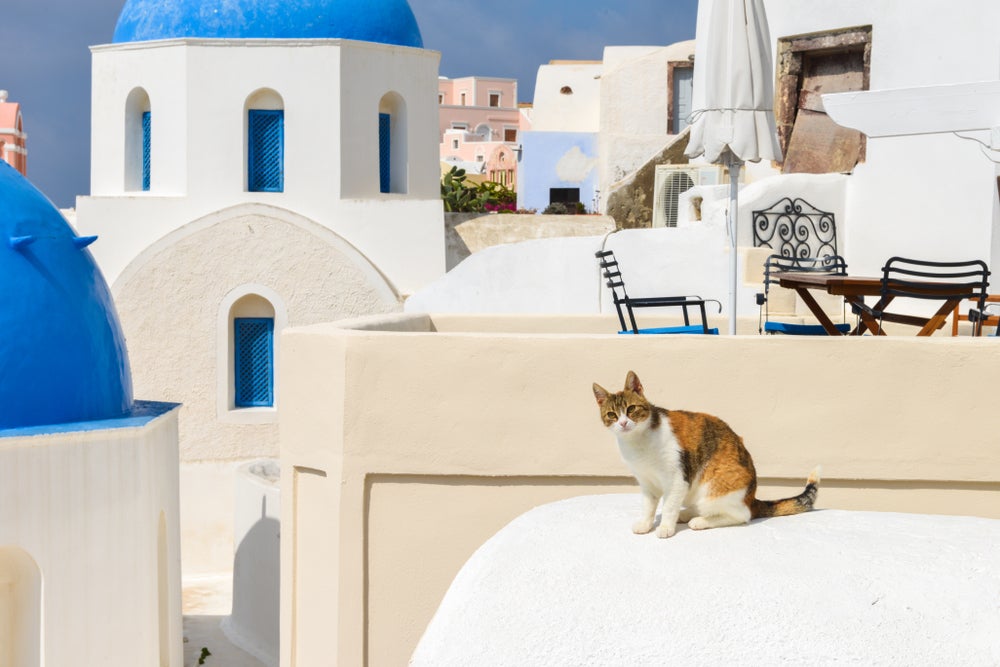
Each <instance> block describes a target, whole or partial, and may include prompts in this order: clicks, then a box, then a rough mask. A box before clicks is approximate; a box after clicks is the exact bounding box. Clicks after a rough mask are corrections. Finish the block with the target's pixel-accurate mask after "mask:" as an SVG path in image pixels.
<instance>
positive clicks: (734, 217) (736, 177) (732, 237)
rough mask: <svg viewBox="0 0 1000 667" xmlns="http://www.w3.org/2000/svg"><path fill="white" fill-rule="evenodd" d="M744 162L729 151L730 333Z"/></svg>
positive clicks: (733, 332)
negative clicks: (741, 175)
mask: <svg viewBox="0 0 1000 667" xmlns="http://www.w3.org/2000/svg"><path fill="white" fill-rule="evenodd" d="M742 166H743V163H742V162H740V160H739V158H737V157H736V156H735V155H733V154H732V153H731V152H730V153H729V159H728V161H727V167H728V170H729V211H728V214H727V216H726V217H727V220H728V224H729V335H730V336H735V335H736V269H737V264H738V261H739V258H738V257H737V255H736V224H737V222H738V216H739V198H740V167H742Z"/></svg>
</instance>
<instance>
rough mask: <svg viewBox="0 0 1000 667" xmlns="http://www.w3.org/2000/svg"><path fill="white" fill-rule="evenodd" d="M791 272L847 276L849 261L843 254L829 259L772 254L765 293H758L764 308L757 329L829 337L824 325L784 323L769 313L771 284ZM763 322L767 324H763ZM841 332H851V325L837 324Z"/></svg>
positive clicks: (772, 332) (766, 263)
mask: <svg viewBox="0 0 1000 667" xmlns="http://www.w3.org/2000/svg"><path fill="white" fill-rule="evenodd" d="M787 271H795V272H797V273H823V274H830V275H838V276H843V275H847V262H845V261H844V258H843V257H841V256H840V255H827V256H825V257H785V256H784V255H770V256H768V258H767V261H765V262H764V292H763V293H759V294H757V305H758V306H760V307H761V308H760V315H759V316H758V325H757V330H758V331H759V332H762V333H769V334H786V335H789V336H826V335H828V334H827V331H826V329H824V328H823V325H822V324H801V323H797V322H782V321H780V320H772V319H771V317H770V312H769V310H768V297H769V296H770V293H771V285H772V283H773V284H777V283H778V281H779V280H780V279H781V275H780V274H782V273H784V272H787ZM761 321H763V324H761ZM836 327H837V331H839V332H840V333H842V334H845V335H846V334H848V333H850V331H851V329H852V326H851V325H850V324H846V323H842V324H837V325H836Z"/></svg>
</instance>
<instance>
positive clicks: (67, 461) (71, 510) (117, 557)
mask: <svg viewBox="0 0 1000 667" xmlns="http://www.w3.org/2000/svg"><path fill="white" fill-rule="evenodd" d="M146 405H150V404H146ZM150 410H151V411H152V414H153V415H155V416H153V417H152V418H150V419H139V420H133V419H132V418H124V419H121V420H109V421H107V422H95V423H92V424H88V425H76V426H79V427H80V428H79V429H77V428H76V426H73V427H57V428H54V429H50V430H47V429H20V431H21V433H20V434H19V433H18V432H17V431H7V432H5V433H4V435H3V436H0V545H2V547H0V587H4V586H2V585H3V584H6V583H10V582H9V581H7V580H6V577H5V575H7V574H9V572H8V571H7V570H9V568H8V567H4V566H5V565H9V558H7V559H5V556H7V555H9V549H10V548H12V547H13V548H16V549H19V550H20V551H19V553H22V554H23V556H22V561H23V560H24V559H25V558H29V559H30V560H31V561H33V563H34V566H35V568H37V572H38V575H39V578H40V581H41V582H42V583H41V586H40V587H39V588H38V592H37V593H35V594H36V595H40V600H38V601H37V602H38V604H37V608H38V612H37V613H38V614H39V616H38V617H36V618H35V619H31V618H29V617H28V616H31V614H25V613H24V611H25V610H24V608H23V607H20V608H15V614H14V617H13V618H9V617H8V618H6V619H4V618H3V617H4V615H5V614H4V612H5V611H10V609H9V608H4V609H0V621H3V620H6V621H7V622H8V623H10V622H13V623H14V625H15V631H16V630H17V626H21V627H22V628H23V625H22V624H24V625H27V624H34V625H35V626H36V629H35V631H34V632H28V633H27V635H23V634H22V635H21V637H20V638H19V639H16V640H15V641H18V643H19V644H22V645H21V646H17V647H15V648H16V649H23V648H24V647H23V643H24V642H25V641H28V642H31V643H33V642H38V644H35V645H34V646H33V647H32V646H29V647H28V649H29V650H28V652H27V653H26V652H25V651H23V650H19V651H18V653H17V654H15V658H18V657H19V658H23V661H19V660H17V659H15V660H14V663H13V664H16V665H22V664H24V665H28V664H45V665H135V664H142V665H167V666H169V667H182V664H183V650H182V637H181V634H182V629H181V585H180V539H179V527H178V526H179V523H178V522H179V518H178V476H177V414H178V411H177V410H176V409H175V408H174V406H171V405H169V404H152V405H151V407H150ZM5 552H6V553H5ZM5 560H6V561H7V562H4V561H5ZM25 562H29V561H25ZM28 569H34V568H28ZM22 570H23V568H22ZM18 574H19V576H20V577H22V578H23V576H24V572H23V571H22V572H20V573H18ZM13 583H14V585H15V587H16V585H17V584H18V581H17V580H16V578H15V581H14V582H13ZM4 588H5V587H4ZM4 593H6V590H5V591H4ZM8 602H9V600H8V599H7V598H6V597H5V596H4V595H0V607H6V604H5V603H8ZM6 630H8V628H0V637H3V638H5V639H6V640H9V638H10V637H11V633H10V632H7V631H6ZM15 636H16V633H15ZM32 640H33V641H32ZM7 649H10V645H9V644H8V645H6V646H0V657H4V656H3V653H4V652H5V650H7ZM32 649H33V650H32ZM32 653H34V656H35V657H36V659H34V660H32V659H29V656H31V655H32ZM39 657H40V658H41V660H39V659H37V658H39ZM4 664H7V663H4Z"/></svg>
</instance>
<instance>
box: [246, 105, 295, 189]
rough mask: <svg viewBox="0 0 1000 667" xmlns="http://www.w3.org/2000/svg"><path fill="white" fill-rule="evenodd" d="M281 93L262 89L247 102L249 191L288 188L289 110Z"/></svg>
mask: <svg viewBox="0 0 1000 667" xmlns="http://www.w3.org/2000/svg"><path fill="white" fill-rule="evenodd" d="M283 106H284V104H283V102H282V99H281V96H280V95H278V93H276V92H274V91H273V90H259V91H257V92H256V93H254V94H253V95H251V96H250V97H248V98H247V102H246V146H247V160H246V162H247V190H248V191H249V192H284V190H285V111H284V108H283Z"/></svg>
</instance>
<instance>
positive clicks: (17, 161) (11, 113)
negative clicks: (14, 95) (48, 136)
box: [0, 90, 28, 176]
mask: <svg viewBox="0 0 1000 667" xmlns="http://www.w3.org/2000/svg"><path fill="white" fill-rule="evenodd" d="M27 138H28V135H27V134H25V133H24V126H23V121H22V120H21V105H20V104H18V103H17V102H8V101H7V91H6V90H0V160H4V161H5V162H7V164H9V165H10V166H12V167H14V169H17V170H18V171H19V172H21V175H22V176H27V174H28V149H27V148H25V140H26V139H27Z"/></svg>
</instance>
